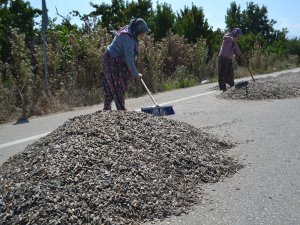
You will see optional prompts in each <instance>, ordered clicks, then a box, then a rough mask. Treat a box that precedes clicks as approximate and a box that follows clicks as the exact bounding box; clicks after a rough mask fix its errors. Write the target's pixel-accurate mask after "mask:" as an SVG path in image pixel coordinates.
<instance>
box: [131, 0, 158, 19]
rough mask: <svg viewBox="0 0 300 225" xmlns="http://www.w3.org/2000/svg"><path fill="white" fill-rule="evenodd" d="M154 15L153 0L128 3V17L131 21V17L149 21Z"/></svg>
mask: <svg viewBox="0 0 300 225" xmlns="http://www.w3.org/2000/svg"><path fill="white" fill-rule="evenodd" d="M152 14H153V12H152V2H151V0H138V1H137V2H135V1H131V2H130V3H127V6H126V15H127V19H128V20H129V19H131V17H139V18H143V19H144V20H145V21H148V20H149V18H150V17H151V16H152Z"/></svg>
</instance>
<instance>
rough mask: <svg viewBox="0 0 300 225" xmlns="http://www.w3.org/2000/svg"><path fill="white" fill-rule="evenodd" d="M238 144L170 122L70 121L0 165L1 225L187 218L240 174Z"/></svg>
mask: <svg viewBox="0 0 300 225" xmlns="http://www.w3.org/2000/svg"><path fill="white" fill-rule="evenodd" d="M232 147H233V144H230V143H227V142H225V141H222V140H218V139H216V138H215V137H212V136H211V135H210V134H207V133H204V132H202V131H201V130H199V129H197V128H195V127H193V126H191V125H188V124H186V123H182V122H177V121H174V120H172V119H170V118H165V117H156V116H152V115H149V114H144V113H138V112H117V111H111V112H103V111H98V112H95V113H93V114H88V115H82V116H77V117H74V118H73V119H70V120H68V121H67V122H66V123H65V124H64V125H62V126H60V127H59V128H57V129H56V130H55V131H53V132H52V133H50V134H49V135H47V136H46V137H44V138H41V139H40V140H39V141H37V142H35V143H33V144H31V145H29V146H27V148H26V149H25V151H23V152H21V153H19V154H17V155H15V156H14V157H12V158H10V159H9V160H8V161H6V162H5V163H4V164H3V165H2V166H1V167H0V224H141V223H142V222H147V221H153V220H155V219H163V218H165V217H168V216H171V215H180V214H182V213H185V212H188V211H189V209H190V207H191V206H192V205H194V204H196V203H199V202H200V201H201V194H202V193H203V190H201V187H202V186H201V184H203V183H208V182H217V181H219V180H220V179H223V178H225V177H227V176H230V175H232V174H234V173H235V172H236V171H237V170H239V169H240V168H242V165H241V164H239V163H238V162H237V160H236V159H234V158H232V157H230V156H228V155H227V150H228V149H230V148H232Z"/></svg>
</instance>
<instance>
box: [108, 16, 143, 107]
mask: <svg viewBox="0 0 300 225" xmlns="http://www.w3.org/2000/svg"><path fill="white" fill-rule="evenodd" d="M147 32H148V26H147V24H146V22H145V21H144V20H143V19H141V18H133V19H131V20H130V22H129V24H128V25H126V26H124V27H122V28H121V29H120V30H118V31H113V33H114V35H115V37H114V39H113V41H112V43H111V44H110V45H109V46H108V47H107V49H106V51H105V54H104V58H103V73H104V75H103V89H104V108H103V110H111V103H112V101H114V102H115V105H116V108H117V110H126V108H125V97H124V96H125V92H126V89H127V83H128V80H129V78H130V77H131V76H132V77H134V78H136V79H141V77H142V74H140V73H139V72H138V70H137V67H136V60H137V56H138V54H139V40H140V39H142V38H143V37H144V36H145V34H146V33H147Z"/></svg>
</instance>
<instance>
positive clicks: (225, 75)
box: [218, 56, 234, 91]
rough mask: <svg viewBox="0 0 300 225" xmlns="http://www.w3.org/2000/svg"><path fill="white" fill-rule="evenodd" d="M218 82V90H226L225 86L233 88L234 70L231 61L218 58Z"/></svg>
mask: <svg viewBox="0 0 300 225" xmlns="http://www.w3.org/2000/svg"><path fill="white" fill-rule="evenodd" d="M218 82H219V88H220V90H224V91H225V90H226V84H228V85H229V86H230V87H232V86H234V70H233V62H232V59H228V58H225V57H222V56H219V60H218Z"/></svg>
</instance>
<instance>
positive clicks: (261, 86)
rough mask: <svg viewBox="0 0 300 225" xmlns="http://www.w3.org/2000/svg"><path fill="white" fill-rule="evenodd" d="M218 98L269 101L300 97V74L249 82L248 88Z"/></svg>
mask: <svg viewBox="0 0 300 225" xmlns="http://www.w3.org/2000/svg"><path fill="white" fill-rule="evenodd" d="M218 97H221V98H224V99H243V100H267V99H285V98H295V97H300V74H299V73H287V74H283V75H280V76H277V77H267V78H261V79H256V81H255V82H254V81H249V83H248V90H246V87H241V88H237V87H233V88H230V89H228V91H226V92H223V93H222V94H220V95H219V96H218Z"/></svg>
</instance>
